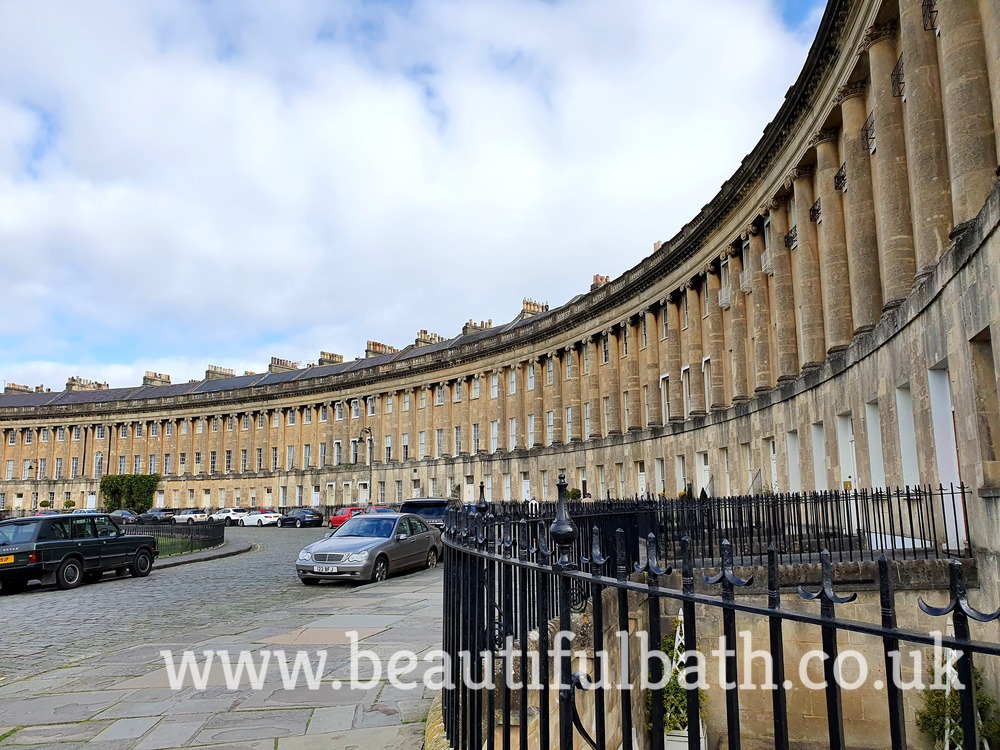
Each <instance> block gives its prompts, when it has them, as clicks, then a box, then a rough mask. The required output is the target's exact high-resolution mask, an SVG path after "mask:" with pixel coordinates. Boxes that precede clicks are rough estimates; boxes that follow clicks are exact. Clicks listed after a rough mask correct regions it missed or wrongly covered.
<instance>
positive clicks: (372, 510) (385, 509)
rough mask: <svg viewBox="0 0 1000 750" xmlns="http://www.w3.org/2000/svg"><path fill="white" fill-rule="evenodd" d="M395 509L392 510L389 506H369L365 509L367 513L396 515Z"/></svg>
mask: <svg viewBox="0 0 1000 750" xmlns="http://www.w3.org/2000/svg"><path fill="white" fill-rule="evenodd" d="M395 512H396V509H395V508H390V507H389V506H388V505H369V506H368V507H367V508H365V513H395Z"/></svg>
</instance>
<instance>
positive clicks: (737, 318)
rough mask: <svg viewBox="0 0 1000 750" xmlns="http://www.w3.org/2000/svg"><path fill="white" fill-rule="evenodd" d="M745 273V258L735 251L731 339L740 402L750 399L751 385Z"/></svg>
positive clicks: (731, 264) (731, 268) (731, 266)
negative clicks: (749, 378)
mask: <svg viewBox="0 0 1000 750" xmlns="http://www.w3.org/2000/svg"><path fill="white" fill-rule="evenodd" d="M742 273H743V259H742V258H741V257H740V254H739V253H738V252H733V254H732V257H731V258H730V259H729V286H730V305H729V312H730V322H729V327H730V333H731V334H732V335H731V336H730V337H729V341H730V343H731V344H732V348H733V361H732V371H733V403H734V404H738V403H741V402H743V401H749V400H750V386H749V383H748V377H749V376H748V373H747V339H748V338H749V337H748V335H747V309H746V296H745V295H744V294H743V290H742V289H740V274H742Z"/></svg>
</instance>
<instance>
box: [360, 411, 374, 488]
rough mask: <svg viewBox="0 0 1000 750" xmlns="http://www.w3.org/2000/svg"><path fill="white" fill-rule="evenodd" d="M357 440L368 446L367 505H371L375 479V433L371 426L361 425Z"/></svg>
mask: <svg viewBox="0 0 1000 750" xmlns="http://www.w3.org/2000/svg"><path fill="white" fill-rule="evenodd" d="M358 440H364V441H365V445H366V446H367V448H368V505H372V492H373V491H374V489H373V484H374V479H375V434H374V433H373V432H372V428H371V427H362V428H361V432H360V433H359V434H358Z"/></svg>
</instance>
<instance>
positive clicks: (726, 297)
mask: <svg viewBox="0 0 1000 750" xmlns="http://www.w3.org/2000/svg"><path fill="white" fill-rule="evenodd" d="M731 294H732V292H731V291H730V289H729V284H723V285H722V286H720V287H719V307H721V308H722V309H723V310H726V309H728V308H729V306H730V304H732V302H731Z"/></svg>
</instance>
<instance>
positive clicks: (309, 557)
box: [299, 550, 313, 562]
mask: <svg viewBox="0 0 1000 750" xmlns="http://www.w3.org/2000/svg"><path fill="white" fill-rule="evenodd" d="M299 559H300V560H301V561H302V562H309V561H310V560H312V559H313V556H312V553H311V552H307V551H306V550H302V551H301V552H300V553H299Z"/></svg>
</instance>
